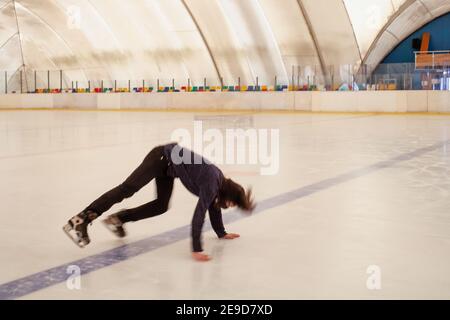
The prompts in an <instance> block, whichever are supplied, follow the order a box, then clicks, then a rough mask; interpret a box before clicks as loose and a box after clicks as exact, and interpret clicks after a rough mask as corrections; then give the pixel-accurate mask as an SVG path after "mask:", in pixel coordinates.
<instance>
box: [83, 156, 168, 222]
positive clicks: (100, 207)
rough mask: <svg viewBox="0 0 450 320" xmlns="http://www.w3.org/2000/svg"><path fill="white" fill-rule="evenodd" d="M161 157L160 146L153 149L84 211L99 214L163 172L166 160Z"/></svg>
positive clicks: (165, 168) (128, 196)
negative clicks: (115, 185)
mask: <svg viewBox="0 0 450 320" xmlns="http://www.w3.org/2000/svg"><path fill="white" fill-rule="evenodd" d="M162 157H163V152H162V148H161V147H158V148H155V149H153V150H152V151H151V152H150V153H149V154H148V155H147V157H146V158H145V159H144V161H143V162H142V163H141V165H140V166H139V167H138V168H137V169H136V170H134V171H133V173H132V174H131V175H130V176H129V177H128V178H127V179H126V180H125V181H124V182H123V183H122V184H120V185H119V186H117V187H115V188H114V189H112V190H110V191H108V192H107V193H105V194H103V195H102V196H101V197H100V198H98V199H97V200H95V201H94V202H93V203H92V204H90V205H89V206H88V207H87V208H86V211H88V210H90V211H93V212H95V213H97V214H98V215H99V216H100V215H102V214H103V213H104V212H106V211H108V210H109V209H110V208H111V207H112V206H113V205H114V204H116V203H119V202H122V201H123V200H124V199H126V198H130V197H131V196H132V195H134V194H135V193H136V192H138V191H139V190H140V189H142V188H143V187H144V186H145V185H147V184H148V183H149V182H150V181H151V180H152V179H153V178H155V177H156V176H161V175H163V174H165V170H167V160H165V158H162Z"/></svg>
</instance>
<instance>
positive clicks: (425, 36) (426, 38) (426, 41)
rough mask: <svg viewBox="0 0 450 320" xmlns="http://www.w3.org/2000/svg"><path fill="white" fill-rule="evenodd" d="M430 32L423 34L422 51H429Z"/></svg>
mask: <svg viewBox="0 0 450 320" xmlns="http://www.w3.org/2000/svg"><path fill="white" fill-rule="evenodd" d="M430 37H431V36H430V33H429V32H424V33H423V36H422V45H421V46H420V51H428V49H429V48H430Z"/></svg>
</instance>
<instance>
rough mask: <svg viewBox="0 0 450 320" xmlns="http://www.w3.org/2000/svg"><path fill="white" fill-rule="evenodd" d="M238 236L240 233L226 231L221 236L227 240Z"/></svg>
mask: <svg viewBox="0 0 450 320" xmlns="http://www.w3.org/2000/svg"><path fill="white" fill-rule="evenodd" d="M239 237H240V235H239V234H237V233H227V234H226V235H225V237H223V238H224V239H227V240H233V239H236V238H239Z"/></svg>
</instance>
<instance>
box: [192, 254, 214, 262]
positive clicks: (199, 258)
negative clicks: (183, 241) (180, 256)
mask: <svg viewBox="0 0 450 320" xmlns="http://www.w3.org/2000/svg"><path fill="white" fill-rule="evenodd" d="M192 258H194V260H197V261H201V262H205V261H209V260H211V257H210V256H208V255H207V254H204V253H201V252H192Z"/></svg>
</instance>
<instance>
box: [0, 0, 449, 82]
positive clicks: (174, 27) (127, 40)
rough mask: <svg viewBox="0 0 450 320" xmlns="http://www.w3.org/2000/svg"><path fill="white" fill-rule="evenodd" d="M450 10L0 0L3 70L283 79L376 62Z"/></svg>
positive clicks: (250, 2) (354, 3) (402, 0)
mask: <svg viewBox="0 0 450 320" xmlns="http://www.w3.org/2000/svg"><path fill="white" fill-rule="evenodd" d="M448 11H450V0H128V1H123V0H40V1H36V0H14V1H13V0H0V70H7V71H8V74H9V76H8V77H9V78H10V79H16V78H17V71H18V70H23V69H25V70H26V72H25V76H26V79H24V81H25V83H26V84H27V85H28V86H31V83H33V79H30V78H32V71H33V70H60V69H63V70H68V71H66V72H65V79H64V81H66V82H67V81H70V80H78V81H87V80H93V81H94V80H105V81H108V80H119V81H120V80H123V81H126V80H128V79H135V80H138V79H148V80H149V81H151V80H152V79H153V80H154V79H156V78H159V79H160V81H161V83H169V82H171V81H172V80H171V79H172V78H173V79H175V81H177V82H178V83H179V82H180V81H181V82H183V83H185V82H187V79H188V78H190V79H191V81H192V82H191V83H192V84H196V83H203V78H204V77H206V78H207V81H208V83H217V84H218V83H220V80H219V79H220V78H223V80H224V83H236V82H237V79H238V77H240V78H241V83H242V84H254V83H255V82H256V77H258V80H259V83H271V82H272V81H273V79H274V77H275V76H277V77H278V79H279V81H280V83H283V82H284V83H286V82H288V81H289V79H290V78H291V77H292V72H293V70H294V74H297V72H298V70H299V68H300V70H301V74H302V76H307V75H309V74H310V75H321V74H323V73H325V74H327V73H328V72H330V71H331V70H334V72H336V71H337V72H339V71H341V72H342V67H341V66H343V65H359V64H361V62H363V63H367V64H372V65H376V64H378V63H379V62H380V61H381V60H382V59H383V57H384V56H385V55H386V54H388V53H389V52H390V50H392V49H393V48H394V47H395V46H396V45H397V44H398V43H399V42H400V41H402V40H403V39H404V38H405V37H407V36H408V35H409V34H410V33H412V32H413V31H415V30H417V29H418V28H419V27H421V26H422V25H424V24H425V23H427V22H429V21H431V20H433V19H434V18H436V17H438V16H440V15H442V14H444V13H446V12H448ZM55 72H56V71H55ZM37 77H38V78H39V79H38V80H42V81H44V80H43V79H45V78H46V76H44V75H43V74H42V73H39V74H38V76H37ZM52 78H56V77H52ZM2 80H3V79H2ZM0 81H1V80H0ZM3 81H4V80H3Z"/></svg>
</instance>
